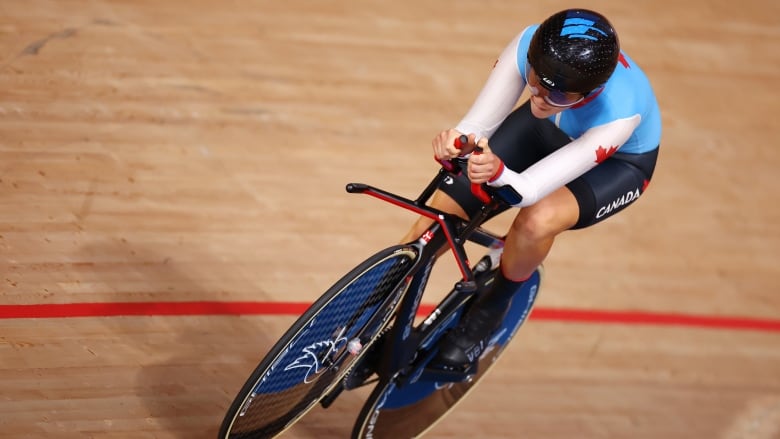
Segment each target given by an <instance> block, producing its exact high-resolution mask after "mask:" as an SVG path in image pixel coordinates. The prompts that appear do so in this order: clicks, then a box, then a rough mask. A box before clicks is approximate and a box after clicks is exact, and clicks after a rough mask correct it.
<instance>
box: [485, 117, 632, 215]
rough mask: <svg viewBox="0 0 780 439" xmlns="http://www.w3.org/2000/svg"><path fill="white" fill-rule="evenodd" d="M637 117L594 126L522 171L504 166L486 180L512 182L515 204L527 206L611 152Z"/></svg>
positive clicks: (502, 184)
mask: <svg viewBox="0 0 780 439" xmlns="http://www.w3.org/2000/svg"><path fill="white" fill-rule="evenodd" d="M640 121H641V116H640V115H638V114H637V115H634V116H631V117H628V118H625V119H618V120H614V121H612V122H609V123H606V124H604V125H599V126H596V127H593V128H591V129H589V130H588V131H586V132H585V133H584V134H583V135H582V136H581V137H579V138H577V139H575V140H573V141H572V142H571V143H569V144H568V145H566V146H564V147H562V148H561V149H559V150H557V151H555V152H553V153H552V154H550V155H548V156H547V157H545V158H544V159H542V160H540V161H538V162H537V163H535V164H533V165H532V166H531V167H529V168H528V169H526V170H525V171H523V172H520V173H518V172H515V171H513V170H511V169H508V168H504V171H503V172H502V173H501V175H499V176H498V177H497V178H495V179H494V180H493V181H491V182H490V183H488V184H489V185H490V186H495V187H499V186H504V185H510V186H512V187H513V188H514V189H515V190H516V191H517V193H518V194H520V195H521V196H522V197H523V200H522V202H521V203H520V204H517V205H515V207H524V206H530V205H532V204H534V203H536V202H537V201H539V200H541V199H542V198H544V197H545V196H547V195H549V194H550V193H552V192H553V191H555V190H557V189H559V188H561V187H563V186H564V185H566V184H567V183H569V182H570V181H572V180H574V179H576V178H577V177H579V176H581V175H582V174H584V173H586V172H587V171H589V170H590V169H592V168H594V167H595V166H596V165H597V164H599V163H600V162H601V161H603V160H605V159H606V158H608V157H609V156H610V155H612V154H613V153H614V152H615V151H617V149H618V148H620V146H622V145H623V144H624V143H625V142H626V140H628V138H629V137H630V136H631V133H633V132H634V129H636V127H637V126H638V125H639V122H640Z"/></svg>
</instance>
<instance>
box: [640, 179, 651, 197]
mask: <svg viewBox="0 0 780 439" xmlns="http://www.w3.org/2000/svg"><path fill="white" fill-rule="evenodd" d="M649 185H650V180H645V181H644V183H643V184H642V193H643V194H644V193H645V191H646V190H647V186H649Z"/></svg>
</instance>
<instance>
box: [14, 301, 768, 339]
mask: <svg viewBox="0 0 780 439" xmlns="http://www.w3.org/2000/svg"><path fill="white" fill-rule="evenodd" d="M309 305H310V304H309V303H285V302H121V303H116V302H114V303H111V302H107V303H60V304H32V305H0V320H2V319H25V318H66V317H114V316H209V315H212V316H216V315H292V316H296V315H300V314H302V313H303V312H304V311H306V309H307V308H308V307H309ZM432 310H433V305H422V306H421V307H420V314H423V315H424V314H427V313H429V312H431V311H432ZM531 319H532V320H546V321H556V322H577V323H600V324H623V325H654V326H690V327H699V328H714V329H729V330H752V331H765V332H780V320H770V319H756V318H749V317H727V316H702V315H698V316H697V315H686V314H673V313H652V312H643V311H604V310H585V309H565V308H535V309H534V311H533V314H532V315H531Z"/></svg>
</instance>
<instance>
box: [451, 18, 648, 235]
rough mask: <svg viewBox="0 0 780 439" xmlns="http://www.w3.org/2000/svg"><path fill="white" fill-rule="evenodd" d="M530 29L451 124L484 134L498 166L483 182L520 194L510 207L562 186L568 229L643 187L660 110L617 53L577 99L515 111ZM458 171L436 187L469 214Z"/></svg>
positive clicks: (617, 207)
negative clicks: (567, 193)
mask: <svg viewBox="0 0 780 439" xmlns="http://www.w3.org/2000/svg"><path fill="white" fill-rule="evenodd" d="M537 27H538V25H534V26H530V27H528V28H526V29H525V30H524V31H523V32H521V33H520V34H519V35H518V36H517V37H515V39H514V40H513V41H512V42H511V43H510V44H509V46H507V48H506V49H504V51H503V52H502V54H501V56H500V57H499V59H498V61H496V64H495V66H494V67H493V71H492V72H491V74H490V77H489V78H488V80H487V82H486V84H485V86H484V87H483V89H482V91H481V92H480V94H479V96H478V97H477V99H476V101H475V102H474V104H473V105H472V107H471V109H470V110H469V112H468V113H467V114H466V116H465V117H464V118H463V120H462V121H461V122H460V123H459V124H458V125H457V126H456V127H455V129H456V130H458V131H460V132H461V133H464V134H472V133H473V134H475V135H476V137H477V139H480V138H482V137H487V138H488V139H489V140H490V149H491V150H492V151H493V153H495V154H496V155H497V156H499V157H500V158H501V159H502V160H503V161H504V165H505V167H504V169H503V171H502V172H501V174H500V175H498V176H496V177H494V179H493V180H491V182H490V183H489V185H491V186H503V185H511V186H512V187H513V188H514V189H515V191H517V193H519V194H520V195H521V196H522V197H523V200H522V202H520V203H517V204H516V205H515V206H516V207H524V206H529V205H531V204H534V203H536V202H537V201H538V200H540V199H542V198H543V197H545V196H546V195H548V194H550V193H551V192H553V191H555V190H557V189H559V188H561V187H563V186H566V187H568V188H569V190H571V192H572V193H573V194H574V196H575V197H576V199H577V202H578V203H579V207H580V217H579V221H578V222H577V224H576V225H575V226H574V227H573V228H575V229H576V228H582V227H587V226H589V225H592V224H595V223H597V222H599V221H602V220H604V219H606V218H608V217H610V216H612V215H614V214H615V213H617V212H619V211H621V210H623V209H624V208H625V207H627V206H628V205H629V204H631V203H632V202H634V201H635V200H636V199H637V198H639V196H640V195H641V194H642V193H643V192H644V191H645V189H646V188H647V185H648V184H649V182H650V179H651V177H652V175H653V170H654V168H655V162H656V159H657V157H658V147H659V144H660V139H661V114H660V111H659V109H658V104H657V102H656V99H655V95H654V93H653V90H652V88H651V86H650V83H649V81H648V79H647V77H646V76H645V74H644V72H642V70H641V69H640V68H639V67H638V66H637V65H636V64H635V63H634V62H633V60H631V58H629V57H628V56H627V55H625V54H624V53H622V52H621V55H620V58H619V62H618V65H617V68H616V69H615V72H614V73H613V74H612V76H611V77H610V79H609V80H608V81H607V83H606V84H605V85H604V86H603V87H602V88H599V89H597V90H595V91H594V92H592V93H590V94H589V95H588V96H586V98H585V100H583V101H582V102H580V103H578V104H576V105H574V106H572V107H570V108H567V109H565V110H563V111H562V112H560V113H558V114H556V115H553V116H551V117H550V118H547V119H537V118H536V117H534V116H533V115H532V114H531V111H530V101H527V102H525V103H524V104H523V105H521V106H520V107H519V108H516V109H515V105H516V104H517V102H518V100H519V99H520V95H521V94H522V92H523V90H524V88H525V85H526V74H527V71H528V69H527V53H528V47H529V45H530V42H531V37H532V36H533V33H534V31H535V30H536V28H537ZM513 110H514V111H513ZM465 174H466V173H465V172H464V173H462V174H461V175H460V176H459V177H457V178H455V179H454V180H449V179H448V180H447V181H445V183H443V184H442V185H441V186H440V189H442V190H443V191H444V192H446V193H447V194H449V195H450V196H451V197H453V198H454V199H455V201H457V202H458V204H459V205H460V206H461V207H463V209H464V210H465V211H466V213H467V214H469V215H473V214H474V213H475V212H476V211H477V210H478V209H479V207H480V205H481V202H480V201H479V200H478V199H477V198H476V197H474V196H473V195H472V194H471V191H470V184H469V181H468V178H467V177H466V175H465Z"/></svg>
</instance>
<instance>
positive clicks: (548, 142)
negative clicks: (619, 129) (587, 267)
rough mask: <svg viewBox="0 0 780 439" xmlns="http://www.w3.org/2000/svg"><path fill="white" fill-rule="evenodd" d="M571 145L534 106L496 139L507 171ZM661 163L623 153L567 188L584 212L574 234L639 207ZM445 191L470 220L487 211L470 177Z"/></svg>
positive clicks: (653, 155) (649, 155) (651, 155)
mask: <svg viewBox="0 0 780 439" xmlns="http://www.w3.org/2000/svg"><path fill="white" fill-rule="evenodd" d="M570 142H571V139H569V136H567V135H566V133H564V132H563V131H561V129H560V128H558V127H556V126H555V124H553V123H552V122H550V121H549V120H548V119H538V118H536V117H535V116H534V115H533V114H531V105H530V102H526V103H525V104H523V105H522V106H520V107H519V108H517V109H516V110H515V111H513V112H512V113H511V114H510V115H509V116H508V117H507V118H506V120H504V122H503V123H502V124H501V126H499V127H498V129H497V130H496V132H495V134H493V136H492V137H491V138H490V149H491V150H492V151H493V153H494V154H496V155H497V156H499V157H500V158H501V160H503V161H504V165H505V166H506V167H508V168H510V169H512V170H513V171H516V172H522V171H524V170H525V169H527V168H528V167H529V166H531V165H533V164H534V163H536V162H538V161H539V160H541V159H543V158H544V157H546V156H548V155H550V154H551V153H552V152H554V151H555V150H557V149H559V148H561V147H562V146H564V145H567V144H568V143H570ZM657 158H658V148H655V149H654V150H652V151H650V152H646V153H643V154H628V153H621V152H617V153H615V154H613V155H612V156H611V157H610V158H608V159H607V160H605V161H603V162H602V163H600V164H598V165H597V166H596V167H594V168H593V169H591V170H590V171H588V172H586V173H585V174H583V175H581V176H580V177H578V178H577V179H575V180H574V181H572V182H570V183H569V184H567V185H566V187H568V188H569V190H570V191H571V192H572V193H573V194H574V197H575V198H576V199H577V203H578V204H579V207H580V216H579V220H578V221H577V224H576V225H575V226H574V227H572V229H581V228H584V227H588V226H590V225H593V224H596V223H598V222H600V221H603V220H605V219H606V218H609V217H610V216H612V215H614V214H616V213H618V212H620V211H621V210H623V209H625V208H626V207H627V206H628V205H629V204H631V203H633V202H634V201H636V199H637V198H639V196H640V195H642V192H644V190H645V188H646V187H647V185H648V183H649V182H650V179H651V178H652V176H653V171H654V169H655V163H656V159H657ZM439 189H441V190H442V191H444V192H445V193H446V194H448V195H449V196H451V197H452V198H453V199H454V200H455V201H456V202H457V203H458V204H459V205H460V206H461V207H462V208H463V210H464V211H465V212H466V213H467V214H468V215H469V216H472V215H474V214H475V213H476V212H477V211H478V210H479V208H480V207H481V206H482V202H481V201H479V199H478V198H476V197H475V196H474V195H473V194H472V193H471V183H470V182H469V180H468V177H467V176H466V172H462V173H461V174H460V175H459V176H458V177H456V178H454V179H446V180H445V182H444V183H442V184H441V185H440V186H439ZM521 195H522V194H521Z"/></svg>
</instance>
